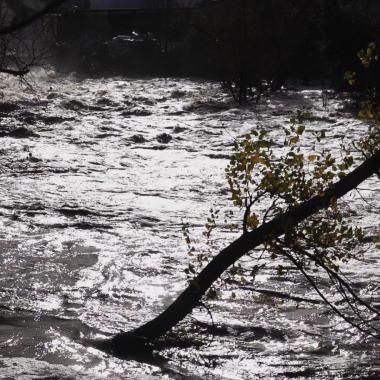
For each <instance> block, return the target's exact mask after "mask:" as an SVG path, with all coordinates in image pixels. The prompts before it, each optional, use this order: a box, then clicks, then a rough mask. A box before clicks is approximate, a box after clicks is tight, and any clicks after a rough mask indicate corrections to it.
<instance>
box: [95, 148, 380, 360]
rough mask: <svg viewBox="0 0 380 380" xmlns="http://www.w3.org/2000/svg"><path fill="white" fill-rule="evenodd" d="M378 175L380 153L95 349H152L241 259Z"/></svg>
mask: <svg viewBox="0 0 380 380" xmlns="http://www.w3.org/2000/svg"><path fill="white" fill-rule="evenodd" d="M379 171H380V150H379V151H377V152H376V153H375V154H374V155H373V156H372V157H370V158H368V159H367V160H365V161H364V162H363V163H362V164H361V165H360V166H358V167H357V168H356V169H354V170H353V171H352V172H351V173H349V174H348V175H347V176H345V177H344V178H342V179H341V180H340V181H338V182H336V183H335V184H334V185H333V186H332V187H331V188H329V189H327V190H326V191H325V192H324V194H322V195H316V196H314V197H312V198H311V199H309V200H308V201H305V202H303V203H302V204H300V205H298V206H296V207H293V208H291V209H290V210H289V211H287V212H285V213H284V214H282V215H281V216H280V217H277V218H275V219H273V220H271V221H270V222H267V223H264V224H262V225H261V226H259V227H258V228H257V229H255V230H253V231H251V232H247V233H243V234H242V235H241V236H240V237H239V238H238V239H237V240H235V241H234V242H232V243H231V244H230V245H229V246H228V247H226V248H225V249H223V250H222V251H221V252H220V253H219V254H218V255H217V256H215V257H214V259H213V260H212V261H211V262H210V263H209V264H208V265H207V266H206V267H205V268H204V269H203V270H202V271H201V272H200V273H199V274H198V276H197V277H196V278H195V279H194V280H193V281H192V282H191V284H190V285H189V286H188V287H187V288H186V289H185V290H184V292H183V293H182V294H180V295H179V297H178V298H177V299H176V300H175V301H174V302H173V303H172V304H171V305H170V306H169V307H168V308H167V309H166V310H164V311H163V312H162V313H161V314H159V315H158V316H157V317H155V318H153V319H152V320H151V321H149V322H147V323H145V324H144V325H142V326H140V327H138V328H136V329H134V330H131V331H129V332H124V333H120V334H117V335H116V336H114V337H113V338H112V339H110V340H105V341H102V342H98V343H97V344H96V346H97V347H98V348H100V349H103V350H105V351H108V352H111V353H113V354H115V355H118V356H123V355H133V354H136V352H138V351H140V352H141V350H143V349H144V347H148V346H149V343H150V342H152V341H154V339H156V338H159V337H160V336H162V335H164V334H165V333H166V332H168V331H169V330H170V329H171V328H173V327H174V326H175V325H176V324H177V323H179V322H180V321H181V320H182V319H184V318H185V317H186V316H187V315H188V314H189V313H191V311H192V310H193V309H194V308H195V307H196V306H198V305H199V302H200V300H201V298H202V296H203V295H204V294H205V293H206V291H207V290H208V289H209V288H210V286H211V285H212V284H213V283H214V282H215V281H216V280H217V279H218V278H219V277H220V275H221V274H222V273H223V272H224V271H225V270H226V269H228V268H229V267H230V266H231V265H232V264H234V263H235V262H236V261H237V260H239V259H240V258H241V257H242V256H244V255H245V254H247V253H248V252H249V251H251V250H252V249H254V248H256V247H258V246H260V245H261V244H263V243H264V242H265V241H268V240H271V239H273V238H276V237H279V236H281V235H283V234H284V233H285V232H286V231H289V229H291V228H293V227H294V226H296V225H297V224H299V223H301V222H302V221H303V220H305V219H306V218H308V217H310V216H311V215H313V214H315V213H316V212H318V211H319V210H322V209H324V208H327V207H328V206H329V205H330V204H331V202H332V201H334V200H336V199H339V198H340V197H342V196H343V195H345V194H347V193H348V192H349V191H351V190H353V189H355V188H356V187H357V186H358V185H359V184H360V183H362V182H363V181H365V180H366V179H368V178H369V177H371V176H372V175H374V174H376V173H378V172H379Z"/></svg>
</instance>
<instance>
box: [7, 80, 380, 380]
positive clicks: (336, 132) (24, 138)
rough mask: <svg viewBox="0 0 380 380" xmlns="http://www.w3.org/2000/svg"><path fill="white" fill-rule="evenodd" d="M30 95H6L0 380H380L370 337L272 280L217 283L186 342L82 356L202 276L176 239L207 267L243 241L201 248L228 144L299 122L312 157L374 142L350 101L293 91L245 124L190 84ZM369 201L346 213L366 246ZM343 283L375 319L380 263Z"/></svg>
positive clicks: (212, 92) (61, 86) (372, 212)
mask: <svg viewBox="0 0 380 380" xmlns="http://www.w3.org/2000/svg"><path fill="white" fill-rule="evenodd" d="M31 80H32V83H31V84H32V86H31V87H30V86H28V85H25V84H20V83H18V82H17V81H16V80H14V79H10V78H6V77H4V78H2V81H1V84H0V126H1V127H0V134H1V146H0V175H1V186H0V216H1V218H0V226H1V228H0V252H1V260H2V270H1V271H0V346H1V350H0V378H1V379H104V378H106V379H153V378H175V379H197V378H199V379H278V380H280V379H288V378H297V379H359V378H360V379H379V378H380V346H379V343H378V342H377V341H375V340H374V339H373V338H368V337H364V336H363V335H361V334H360V333H358V332H357V331H355V329H353V328H351V327H349V326H348V325H347V324H346V323H344V322H343V321H342V320H341V319H339V318H338V317H337V316H335V315H334V314H333V313H332V312H331V311H330V310H329V309H328V308H327V307H326V306H324V305H322V304H320V303H317V302H316V303H313V304H310V303H305V302H296V301H294V300H288V299H279V298H277V297H272V296H270V295H268V294H267V293H265V292H264V293H263V292H256V290H260V289H261V290H263V289H264V290H273V291H278V292H283V293H286V294H292V295H297V296H300V297H304V298H309V299H313V300H317V299H318V296H317V294H315V293H314V292H313V291H312V289H310V286H308V285H307V283H306V282H305V281H304V279H303V278H302V277H301V276H300V275H299V274H298V273H297V272H296V271H289V272H288V274H287V275H286V276H285V277H281V278H279V277H278V276H277V274H276V271H275V270H274V268H273V267H271V265H268V267H266V268H265V269H264V270H263V271H260V272H259V273H258V275H257V276H256V279H255V282H254V283H252V284H247V283H246V282H245V285H244V286H241V285H239V284H234V283H232V284H222V285H221V286H220V288H218V290H217V293H218V297H217V299H209V300H207V309H206V308H199V309H197V310H195V311H194V313H193V315H192V316H191V318H188V320H186V321H185V322H184V327H183V329H184V330H187V331H188V335H189V337H190V338H188V339H187V344H186V340H184V342H182V343H181V344H178V345H175V344H173V345H172V346H171V347H165V348H162V350H160V351H159V352H156V353H155V355H154V356H153V357H151V358H146V360H143V359H140V360H136V359H131V360H121V359H118V358H115V357H112V356H109V355H107V354H105V353H102V352H100V351H98V350H96V349H94V348H91V347H86V346H84V345H83V344H81V340H80V338H82V337H85V338H89V337H92V338H97V337H106V336H110V335H112V334H114V333H117V332H119V331H125V330H129V329H131V328H134V327H137V326H139V325H140V324H142V323H143V322H144V321H147V320H149V319H150V318H151V317H152V316H154V315H156V314H158V313H159V312H160V311H162V310H163V308H164V307H165V306H167V305H168V304H170V302H171V301H172V300H173V299H174V298H175V296H176V295H178V294H179V292H180V291H181V290H182V289H184V287H185V286H186V284H187V276H186V270H187V269H188V265H189V263H192V261H194V260H195V258H194V256H195V254H194V255H193V254H191V255H188V253H187V252H188V246H187V244H186V241H185V238H184V236H183V226H184V225H188V226H189V227H188V229H189V234H190V237H191V241H192V244H193V245H194V246H195V247H196V250H199V251H200V250H204V251H207V250H212V254H215V253H217V251H218V249H220V248H223V247H224V246H226V245H227V244H228V243H229V242H231V241H232V240H233V239H234V238H236V237H237V234H236V232H234V231H230V229H229V228H228V224H229V223H231V221H232V222H237V221H238V220H239V215H238V214H239V212H238V213H237V214H236V213H235V216H234V217H231V218H232V220H228V221H224V220H223V218H221V220H220V221H219V222H218V225H219V228H217V229H216V230H215V231H213V234H212V244H211V248H212V249H211V248H210V245H206V244H204V239H203V238H202V232H203V231H204V224H205V223H206V221H207V218H208V216H209V210H210V209H211V208H213V209H218V210H219V209H220V210H221V214H223V215H224V213H225V211H228V210H230V208H231V207H232V206H231V203H230V201H229V199H228V191H227V190H228V186H227V181H226V179H225V175H224V169H225V167H226V165H227V163H228V159H229V156H230V155H231V151H232V147H233V142H234V140H235V139H238V138H239V137H241V136H243V135H244V134H245V133H247V132H249V131H251V130H253V129H257V128H258V127H259V126H261V127H262V128H265V129H266V130H267V131H268V133H269V135H270V136H271V137H272V139H273V141H274V142H276V136H277V135H278V130H279V128H280V127H281V125H287V124H289V119H290V117H291V116H292V114H293V113H294V112H296V110H297V109H307V110H309V111H310V112H311V113H312V114H313V115H314V117H313V118H312V119H311V120H310V121H309V122H308V125H307V130H306V133H305V137H304V138H305V142H304V144H305V147H306V148H307V147H310V146H311V144H312V141H313V137H312V132H315V131H321V130H324V131H325V133H326V135H327V137H328V139H327V140H326V141H328V146H326V148H327V149H330V150H332V151H337V150H338V149H339V144H340V143H341V142H342V140H344V141H350V140H352V139H354V138H357V137H358V136H360V135H361V134H363V133H364V131H365V130H366V128H367V127H366V126H365V125H364V124H363V123H362V122H361V121H358V120H357V119H355V117H354V116H353V115H352V114H351V113H349V112H348V111H347V110H346V108H345V106H344V103H343V100H342V97H340V96H335V95H332V96H331V99H329V102H328V104H327V106H323V105H322V98H321V90H320V89H318V88H293V89H287V90H286V91H285V90H284V91H283V92H279V93H277V94H274V95H271V96H269V97H264V98H263V99H262V100H261V101H260V103H259V104H258V105H250V106H247V107H242V108H238V107H236V105H234V104H233V103H232V102H230V101H229V100H228V97H227V96H226V95H225V94H223V93H222V92H221V90H220V88H219V86H218V85H217V84H213V83H207V82H206V83H204V82H201V81H195V80H185V79H125V78H117V77H115V78H97V79H80V78H77V77H75V76H62V75H58V74H55V73H53V72H43V73H35V74H34V76H33V78H32V79H31ZM278 143H279V145H280V142H278ZM379 190H380V183H379V181H378V180H376V179H371V180H369V181H367V182H365V183H364V184H363V185H362V186H361V190H360V194H359V193H357V192H352V193H350V194H348V195H347V196H346V197H345V202H346V203H347V206H346V207H347V215H350V217H352V218H353V219H355V220H356V221H357V222H358V223H359V224H361V225H362V226H363V227H364V228H365V229H368V230H371V231H373V230H376V228H377V226H378V212H379V211H378V210H379V207H380V202H379V201H378V199H379V196H380V192H379ZM231 218H230V219H231ZM246 261H247V260H246ZM244 265H248V263H246V264H244ZM345 272H346V273H347V275H348V277H349V278H350V280H351V281H352V283H353V285H354V286H355V287H356V288H357V289H358V290H360V292H361V293H360V294H361V295H363V297H368V298H371V299H372V301H373V302H374V304H375V305H376V303H377V305H379V303H380V298H379V291H378V289H379V283H380V260H379V259H378V252H377V251H376V250H374V249H372V248H371V249H370V248H368V250H366V252H365V253H364V256H363V258H362V259H361V260H360V261H354V262H352V263H349V264H348V265H347V267H346V268H345ZM321 281H322V280H321ZM321 286H323V281H322V285H321ZM327 291H328V289H327ZM332 296H334V295H333V294H332ZM210 314H211V315H212V320H211V316H210ZM213 324H214V326H213Z"/></svg>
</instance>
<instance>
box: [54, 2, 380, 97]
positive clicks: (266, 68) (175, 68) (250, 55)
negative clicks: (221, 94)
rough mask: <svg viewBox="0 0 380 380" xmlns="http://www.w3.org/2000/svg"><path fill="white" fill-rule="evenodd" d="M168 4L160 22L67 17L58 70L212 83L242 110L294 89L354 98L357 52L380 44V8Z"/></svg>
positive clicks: (158, 14) (148, 16) (140, 15)
mask: <svg viewBox="0 0 380 380" xmlns="http://www.w3.org/2000/svg"><path fill="white" fill-rule="evenodd" d="M168 4H169V5H168V7H167V8H165V9H159V10H157V11H155V12H152V11H149V12H137V13H136V12H135V13H134V12H124V13H123V12H111V13H106V12H103V13H86V12H68V13H64V14H62V16H60V17H58V19H57V20H56V21H55V22H57V55H56V57H57V58H56V64H57V68H58V69H63V70H68V71H72V70H76V71H79V72H82V73H84V74H87V75H88V74H94V75H99V74H100V73H102V74H106V73H109V74H115V73H117V74H127V75H136V76H141V75H147V76H150V75H170V76H190V77H205V78H209V79H214V80H219V81H221V82H222V83H223V85H224V87H225V88H226V89H227V90H228V91H230V92H231V93H232V94H233V96H234V97H235V99H236V100H238V101H242V100H244V99H246V98H249V97H251V96H252V97H254V98H258V96H259V94H260V93H261V92H262V91H264V90H266V89H271V90H276V89H278V88H280V87H281V86H282V85H283V84H284V83H285V82H286V81H287V80H299V81H302V82H304V83H306V84H310V83H311V82H315V81H318V82H319V83H328V84H329V85H333V86H334V87H336V88H338V89H347V86H346V81H345V80H344V73H345V72H346V71H347V70H348V69H352V70H354V71H359V70H360V63H358V60H357V59H356V54H357V52H358V51H359V50H360V49H361V48H362V47H363V46H367V44H368V42H370V41H374V42H375V43H376V42H378V41H376V37H377V36H379V35H380V33H379V28H380V23H379V22H378V21H379V19H380V6H379V4H378V1H376V0H369V1H360V0H350V1H342V0H310V1H307V2H305V1H297V0H282V1H276V0H266V1H262V0H249V1H248V0H236V1H231V0H220V1H204V2H203V3H202V4H201V6H199V7H198V8H195V9H193V10H186V11H184V10H183V11H181V10H178V9H177V10H176V9H172V8H170V1H169V2H168ZM84 30H85V33H84V32H83V31H84ZM377 45H379V44H377ZM366 75H368V74H366Z"/></svg>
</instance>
